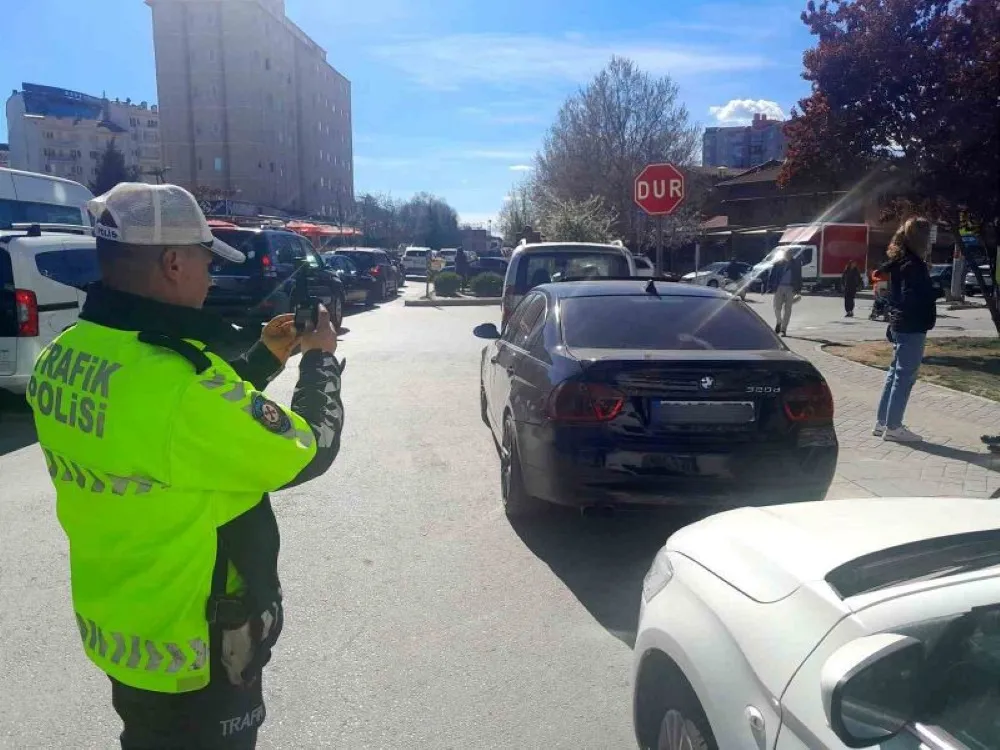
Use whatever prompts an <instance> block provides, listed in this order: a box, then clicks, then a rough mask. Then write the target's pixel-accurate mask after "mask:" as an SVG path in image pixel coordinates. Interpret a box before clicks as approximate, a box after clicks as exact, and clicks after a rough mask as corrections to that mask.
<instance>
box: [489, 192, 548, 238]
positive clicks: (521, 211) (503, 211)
mask: <svg viewBox="0 0 1000 750" xmlns="http://www.w3.org/2000/svg"><path fill="white" fill-rule="evenodd" d="M497 219H498V223H499V225H500V234H502V235H503V241H504V244H505V245H507V246H508V247H514V246H515V245H516V244H517V243H518V240H519V239H520V236H521V232H522V231H524V228H525V227H533V226H537V225H538V219H539V217H538V207H537V206H536V203H535V199H534V186H533V184H532V181H531V180H530V179H526V180H524V181H523V182H521V183H519V184H517V185H514V187H512V188H511V190H510V192H509V193H508V194H507V197H506V198H505V199H504V203H503V206H501V208H500V215H499V216H498V217H497Z"/></svg>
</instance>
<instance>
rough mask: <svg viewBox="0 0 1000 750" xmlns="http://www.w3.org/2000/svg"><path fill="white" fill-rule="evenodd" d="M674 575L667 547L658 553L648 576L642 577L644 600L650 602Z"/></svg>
mask: <svg viewBox="0 0 1000 750" xmlns="http://www.w3.org/2000/svg"><path fill="white" fill-rule="evenodd" d="M673 577H674V566H673V565H671V564H670V560H668V559H667V548H666V547H664V548H663V549H661V550H660V551H659V552H657V553H656V557H654V558H653V564H652V565H650V566H649V571H648V572H647V573H646V577H645V578H643V579H642V600H643V601H644V602H646V603H647V604H648V603H649V601H650V599H652V598H653V597H654V596H656V595H657V594H659V593H660V592H661V591H663V589H664V588H666V586H667V584H668V583H670V579H671V578H673Z"/></svg>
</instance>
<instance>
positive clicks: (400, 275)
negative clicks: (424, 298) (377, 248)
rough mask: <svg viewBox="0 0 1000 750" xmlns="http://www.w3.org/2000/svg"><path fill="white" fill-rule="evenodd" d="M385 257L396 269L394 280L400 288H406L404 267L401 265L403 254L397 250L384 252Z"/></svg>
mask: <svg viewBox="0 0 1000 750" xmlns="http://www.w3.org/2000/svg"><path fill="white" fill-rule="evenodd" d="M385 252H386V255H388V256H389V260H390V261H391V262H392V265H393V267H394V268H395V269H396V278H397V279H398V285H399V286H400V287H404V286H406V267H405V266H404V265H403V254H402V253H401V252H399V251H398V250H386V251H385Z"/></svg>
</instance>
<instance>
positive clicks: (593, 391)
mask: <svg viewBox="0 0 1000 750" xmlns="http://www.w3.org/2000/svg"><path fill="white" fill-rule="evenodd" d="M624 406H625V394H624V393H622V392H621V391H619V390H618V389H616V388H612V387H611V386H609V385H604V384H603V383H578V382H574V381H568V382H565V383H560V384H559V385H558V386H556V388H555V390H554V391H553V392H552V395H551V396H550V397H549V403H548V410H547V414H548V417H549V419H552V420H555V421H558V422H610V421H611V420H612V419H614V418H615V417H617V416H618V415H619V414H620V413H621V410H622V408H623V407H624Z"/></svg>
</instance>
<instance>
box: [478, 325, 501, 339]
mask: <svg viewBox="0 0 1000 750" xmlns="http://www.w3.org/2000/svg"><path fill="white" fill-rule="evenodd" d="M472 335H473V336H475V337H476V338H479V339H498V338H500V331H498V330H497V327H496V325H495V324H494V323H483V324H481V325H478V326H476V327H475V328H473V329H472Z"/></svg>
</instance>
